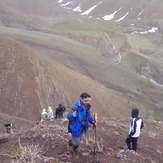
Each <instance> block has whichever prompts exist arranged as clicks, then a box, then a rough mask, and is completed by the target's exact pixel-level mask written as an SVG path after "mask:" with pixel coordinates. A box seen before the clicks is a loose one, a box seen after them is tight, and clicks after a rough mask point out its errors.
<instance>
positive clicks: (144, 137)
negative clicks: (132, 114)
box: [0, 117, 163, 163]
mask: <svg viewBox="0 0 163 163" xmlns="http://www.w3.org/2000/svg"><path fill="white" fill-rule="evenodd" d="M129 122H130V120H129V119H121V120H116V119H110V118H105V117H99V119H98V126H97V145H95V144H94V143H93V135H94V130H93V129H92V127H91V126H90V130H89V133H88V134H86V135H85V136H84V137H83V141H82V143H81V145H80V153H71V152H69V150H68V144H67V142H68V140H70V138H71V137H70V135H69V134H68V133H67V124H68V122H67V120H66V119H61V120H54V121H48V120H47V121H44V122H43V124H40V123H38V124H35V125H33V126H31V127H30V128H28V129H22V130H17V129H16V128H15V129H13V133H12V134H4V133H2V132H1V138H0V157H1V161H2V162H4V163H10V162H17V161H18V160H19V161H18V162H35V163H37V162H38V163H39V162H47V163H52V162H58V163H78V162H89V163H96V162H101V163H102V162H103V163H108V162H112V163H115V162H117V163H118V162H119V163H121V162H124V163H130V162H133V161H135V162H140V163H160V162H162V161H163V160H162V158H163V157H162V156H163V150H162V146H161V144H162V143H163V142H162V141H163V139H162V136H160V135H161V133H162V131H163V130H162V123H161V122H154V121H151V122H150V121H145V127H144V128H143V130H142V134H141V136H140V138H139V141H138V151H137V152H133V151H130V152H129V151H127V149H126V146H125V142H124V141H125V138H126V136H127V132H128V125H129ZM13 128H14V127H13ZM160 129H161V130H160ZM153 149H155V150H153Z"/></svg>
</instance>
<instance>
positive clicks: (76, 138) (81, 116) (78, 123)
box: [67, 93, 96, 152]
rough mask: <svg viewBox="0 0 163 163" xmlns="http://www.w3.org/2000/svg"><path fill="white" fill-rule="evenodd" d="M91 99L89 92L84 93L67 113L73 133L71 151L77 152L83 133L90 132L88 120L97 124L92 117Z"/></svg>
mask: <svg viewBox="0 0 163 163" xmlns="http://www.w3.org/2000/svg"><path fill="white" fill-rule="evenodd" d="M90 100H91V98H90V95H89V94H88V93H82V94H81V95H80V99H79V100H77V101H76V102H75V103H74V104H73V106H72V107H71V108H70V112H69V113H68V115H67V118H68V120H69V126H68V130H69V132H70V133H71V135H72V139H71V140H70V141H69V149H70V151H74V152H77V148H78V146H79V145H80V142H81V139H82V135H83V134H84V133H87V132H88V122H89V123H91V124H93V125H96V122H95V121H94V119H93V118H92V117H91V111H90V108H91V105H90V104H89V101H90Z"/></svg>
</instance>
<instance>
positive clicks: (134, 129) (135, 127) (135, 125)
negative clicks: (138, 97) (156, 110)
mask: <svg viewBox="0 0 163 163" xmlns="http://www.w3.org/2000/svg"><path fill="white" fill-rule="evenodd" d="M138 114H139V110H138V109H136V108H134V109H132V112H131V115H132V120H131V123H130V128H129V135H128V137H127V139H126V145H127V147H128V150H134V151H137V141H138V137H139V136H140V129H142V128H143V127H144V123H143V120H142V118H141V117H139V116H138Z"/></svg>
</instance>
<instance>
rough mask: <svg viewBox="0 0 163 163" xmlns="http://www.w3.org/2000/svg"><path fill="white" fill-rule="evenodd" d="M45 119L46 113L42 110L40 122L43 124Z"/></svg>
mask: <svg viewBox="0 0 163 163" xmlns="http://www.w3.org/2000/svg"><path fill="white" fill-rule="evenodd" d="M47 117H48V113H47V111H46V109H42V113H41V122H43V121H44V120H45V119H46V118H47Z"/></svg>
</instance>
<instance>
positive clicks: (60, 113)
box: [55, 104, 66, 119]
mask: <svg viewBox="0 0 163 163" xmlns="http://www.w3.org/2000/svg"><path fill="white" fill-rule="evenodd" d="M65 111H66V108H65V107H64V106H63V105H62V104H59V106H58V107H57V108H56V111H55V119H57V117H58V118H59V119H61V118H63V113H64V112H65Z"/></svg>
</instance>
